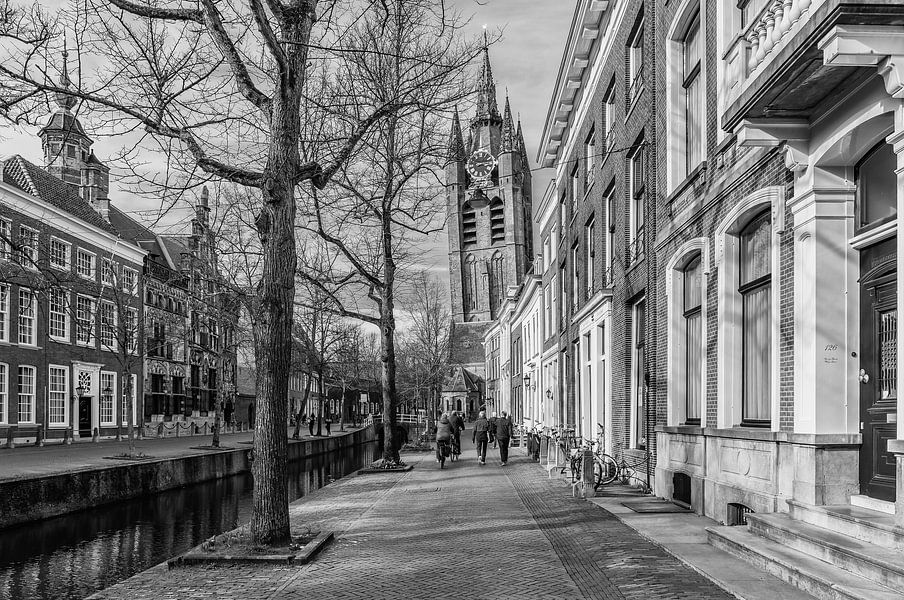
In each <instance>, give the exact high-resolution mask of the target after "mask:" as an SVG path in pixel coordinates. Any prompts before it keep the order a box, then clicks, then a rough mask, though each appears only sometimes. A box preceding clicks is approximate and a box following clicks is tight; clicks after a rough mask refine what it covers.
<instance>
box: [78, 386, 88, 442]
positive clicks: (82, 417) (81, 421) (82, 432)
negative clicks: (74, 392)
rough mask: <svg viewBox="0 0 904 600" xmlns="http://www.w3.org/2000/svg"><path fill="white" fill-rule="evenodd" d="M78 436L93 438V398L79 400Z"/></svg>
mask: <svg viewBox="0 0 904 600" xmlns="http://www.w3.org/2000/svg"><path fill="white" fill-rule="evenodd" d="M78 434H79V436H80V437H91V397H90V396H82V397H81V398H79V399H78Z"/></svg>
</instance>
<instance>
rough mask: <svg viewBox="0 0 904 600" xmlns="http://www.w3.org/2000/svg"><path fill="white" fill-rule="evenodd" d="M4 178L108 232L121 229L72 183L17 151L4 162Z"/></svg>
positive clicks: (9, 182)
mask: <svg viewBox="0 0 904 600" xmlns="http://www.w3.org/2000/svg"><path fill="white" fill-rule="evenodd" d="M2 179H3V182H4V183H8V184H10V185H12V186H14V187H16V188H19V189H20V190H22V191H23V192H26V193H28V194H31V195H32V196H35V197H37V198H39V199H41V200H43V201H44V202H47V203H48V204H52V205H53V206H56V207H57V208H60V209H62V210H64V211H66V212H68V213H69V214H71V215H73V216H75V217H78V218H79V219H81V220H82V221H85V222H86V223H89V224H91V225H93V226H95V227H98V228H100V229H103V230H104V231H106V232H107V233H112V234H114V235H119V232H118V231H117V230H116V229H115V228H114V227H113V226H112V225H111V224H110V223H107V221H105V220H104V218H103V217H102V216H100V214H98V212H97V211H96V210H94V209H93V208H92V207H91V205H90V204H88V203H87V202H86V201H85V200H84V199H83V198H82V197H81V196H79V194H78V192H76V191H75V190H74V189H73V188H72V186H70V185H69V184H66V183H63V182H62V181H60V180H59V179H57V178H56V177H54V176H53V175H51V174H50V173H48V172H47V171H45V170H44V169H42V168H40V167H38V166H35V165H33V164H32V163H30V162H28V161H27V160H25V159H24V158H22V157H21V156H19V155H18V154H17V155H15V156H13V157H11V158H8V159H6V160H5V161H3V170H2Z"/></svg>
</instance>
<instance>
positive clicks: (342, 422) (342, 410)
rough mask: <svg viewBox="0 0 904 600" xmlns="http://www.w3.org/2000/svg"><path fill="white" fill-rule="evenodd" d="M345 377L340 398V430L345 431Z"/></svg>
mask: <svg viewBox="0 0 904 600" xmlns="http://www.w3.org/2000/svg"><path fill="white" fill-rule="evenodd" d="M346 387H348V386H347V385H346V384H345V379H343V380H342V398H341V399H340V400H339V431H345V388H346Z"/></svg>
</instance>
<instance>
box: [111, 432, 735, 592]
mask: <svg viewBox="0 0 904 600" xmlns="http://www.w3.org/2000/svg"><path fill="white" fill-rule="evenodd" d="M465 435H467V434H465ZM464 446H465V452H464V455H463V460H462V461H461V462H457V463H452V464H451V465H449V464H448V463H447V468H446V469H443V470H440V469H439V466H438V465H437V464H436V463H435V461H434V460H433V456H432V454H420V455H408V456H406V457H405V458H406V460H408V461H409V462H411V463H414V464H415V469H414V470H413V471H410V472H408V473H405V474H401V475H399V474H386V475H382V474H379V475H361V476H358V477H352V478H348V479H343V480H340V481H338V482H336V483H335V484H332V485H330V486H327V487H326V488H323V489H321V490H319V491H318V492H316V493H314V494H311V495H310V496H308V497H306V498H304V499H303V500H301V501H299V502H297V503H296V504H293V506H292V518H293V523H295V524H310V525H313V526H315V528H317V529H332V530H334V531H336V538H337V539H336V541H335V542H334V543H333V544H332V545H331V546H329V547H328V548H327V549H326V550H325V551H324V552H323V553H322V554H321V555H320V556H319V557H318V558H317V559H316V560H315V561H314V562H313V563H311V564H309V565H306V566H299V567H259V566H258V567H253V566H224V567H180V568H177V569H173V570H167V568H166V566H165V565H164V566H158V567H155V568H154V569H151V570H149V571H146V572H145V573H142V574H140V575H138V576H136V577H133V578H132V579H129V580H127V581H125V582H123V583H121V584H118V585H116V586H114V587H112V588H109V589H107V590H105V591H103V592H101V593H99V594H97V595H95V596H93V598H129V599H130V600H142V599H148V600H151V599H153V600H170V599H173V600H175V599H177V598H180V599H181V598H192V599H208V598H209V599H214V598H219V599H225V598H236V599H239V598H242V599H257V598H261V599H264V598H299V599H301V598H396V597H398V598H510V597H511V598H514V597H518V598H607V599H608V598H611V599H617V598H645V599H647V598H649V599H658V598H693V599H695V600H706V599H715V598H730V596H729V595H728V594H726V593H725V592H724V591H722V590H721V589H720V588H718V587H717V586H715V585H714V584H712V583H711V582H709V580H707V579H705V578H704V577H702V576H701V575H699V574H697V573H696V572H695V571H693V570H691V569H689V568H688V567H685V566H684V565H683V564H682V563H680V562H679V561H678V560H676V559H675V558H673V557H672V556H670V555H668V554H667V553H666V552H665V551H663V550H662V549H660V548H659V547H658V546H656V545H654V544H652V543H650V542H649V541H647V540H646V539H645V538H643V537H642V536H640V535H639V534H638V533H636V532H635V531H634V530H633V529H631V528H629V527H628V526H626V525H624V524H622V523H621V522H620V521H618V520H617V519H615V518H614V517H613V516H612V515H611V514H610V513H608V512H606V511H605V510H603V509H601V508H599V507H597V506H594V505H593V504H591V503H588V502H585V501H583V500H580V499H574V498H572V497H571V495H570V493H569V487H568V486H566V485H564V484H563V483H562V481H561V480H558V481H556V480H552V481H550V480H548V479H547V477H546V473H545V471H543V470H542V469H541V468H540V467H539V466H538V465H537V464H536V463H531V462H529V461H528V460H527V459H526V458H524V457H522V456H521V455H520V451H519V450H518V449H514V450H513V457H512V460H511V461H510V462H509V463H508V465H507V466H505V467H500V465H499V462H498V455H495V456H492V455H493V454H494V451H493V450H492V449H491V450H490V453H491V457H488V463H487V465H485V466H481V465H478V464H477V461H476V458H475V452H474V449H473V447H472V446H471V444H470V443H469V442H465V443H464Z"/></svg>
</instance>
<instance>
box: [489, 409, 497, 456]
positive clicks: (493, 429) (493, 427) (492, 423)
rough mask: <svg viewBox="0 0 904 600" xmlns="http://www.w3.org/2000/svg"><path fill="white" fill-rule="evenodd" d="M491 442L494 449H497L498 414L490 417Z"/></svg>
mask: <svg viewBox="0 0 904 600" xmlns="http://www.w3.org/2000/svg"><path fill="white" fill-rule="evenodd" d="M489 420H490V441H491V442H493V448H495V447H496V413H493V415H492V416H491V417H490V419H489Z"/></svg>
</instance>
